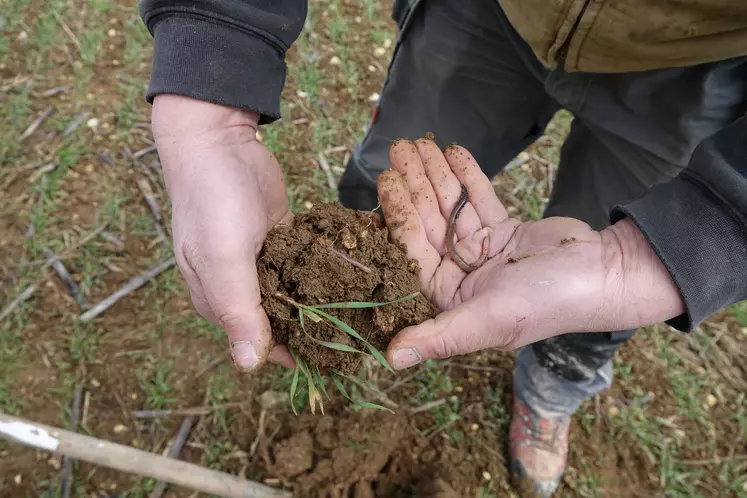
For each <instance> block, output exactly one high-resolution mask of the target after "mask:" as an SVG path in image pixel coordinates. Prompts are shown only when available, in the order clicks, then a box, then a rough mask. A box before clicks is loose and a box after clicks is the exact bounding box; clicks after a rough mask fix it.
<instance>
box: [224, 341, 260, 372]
mask: <svg viewBox="0 0 747 498" xmlns="http://www.w3.org/2000/svg"><path fill="white" fill-rule="evenodd" d="M231 356H232V357H233V362H234V364H235V365H236V366H237V367H239V368H240V369H242V370H251V369H253V368H254V367H256V366H257V363H259V357H258V356H257V350H256V349H254V346H253V345H252V343H251V342H249V341H236V342H234V343H233V344H231Z"/></svg>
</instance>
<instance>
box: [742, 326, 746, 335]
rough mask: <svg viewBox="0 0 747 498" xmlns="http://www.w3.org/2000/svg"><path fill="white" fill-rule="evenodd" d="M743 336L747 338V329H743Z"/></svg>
mask: <svg viewBox="0 0 747 498" xmlns="http://www.w3.org/2000/svg"><path fill="white" fill-rule="evenodd" d="M742 335H743V336H744V337H747V327H742Z"/></svg>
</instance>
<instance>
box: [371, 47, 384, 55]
mask: <svg viewBox="0 0 747 498" xmlns="http://www.w3.org/2000/svg"><path fill="white" fill-rule="evenodd" d="M384 54H386V49H385V48H384V47H376V48H375V49H374V55H375V56H376V57H381V56H382V55H384Z"/></svg>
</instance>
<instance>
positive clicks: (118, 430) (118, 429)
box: [114, 424, 128, 434]
mask: <svg viewBox="0 0 747 498" xmlns="http://www.w3.org/2000/svg"><path fill="white" fill-rule="evenodd" d="M127 431H128V429H127V426H126V425H123V424H117V425H115V426H114V434H122V433H123V432H127Z"/></svg>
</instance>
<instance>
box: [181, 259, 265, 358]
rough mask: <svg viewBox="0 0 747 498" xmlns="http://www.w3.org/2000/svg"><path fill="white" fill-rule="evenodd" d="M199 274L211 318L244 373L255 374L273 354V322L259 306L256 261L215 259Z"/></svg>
mask: <svg viewBox="0 0 747 498" xmlns="http://www.w3.org/2000/svg"><path fill="white" fill-rule="evenodd" d="M196 273H197V274H198V275H199V277H200V281H201V282H202V284H203V290H204V294H205V298H206V300H207V302H208V305H209V307H210V311H211V313H212V316H213V317H214V319H215V323H217V324H218V325H219V326H220V327H222V328H223V329H224V330H225V331H226V334H227V335H228V340H229V342H230V345H231V356H232V357H233V361H234V363H235V364H236V366H237V367H238V368H239V369H241V370H253V369H255V368H257V367H258V366H259V365H261V364H262V363H263V362H264V361H265V360H266V359H267V356H268V354H269V352H270V346H271V343H272V336H271V331H270V322H269V320H268V319H267V315H266V314H265V312H264V309H263V308H262V305H261V304H260V292H259V283H258V280H257V267H256V265H255V263H254V259H253V258H236V257H225V255H223V256H219V257H213V258H211V259H210V260H206V261H203V262H201V267H199V268H196Z"/></svg>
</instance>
